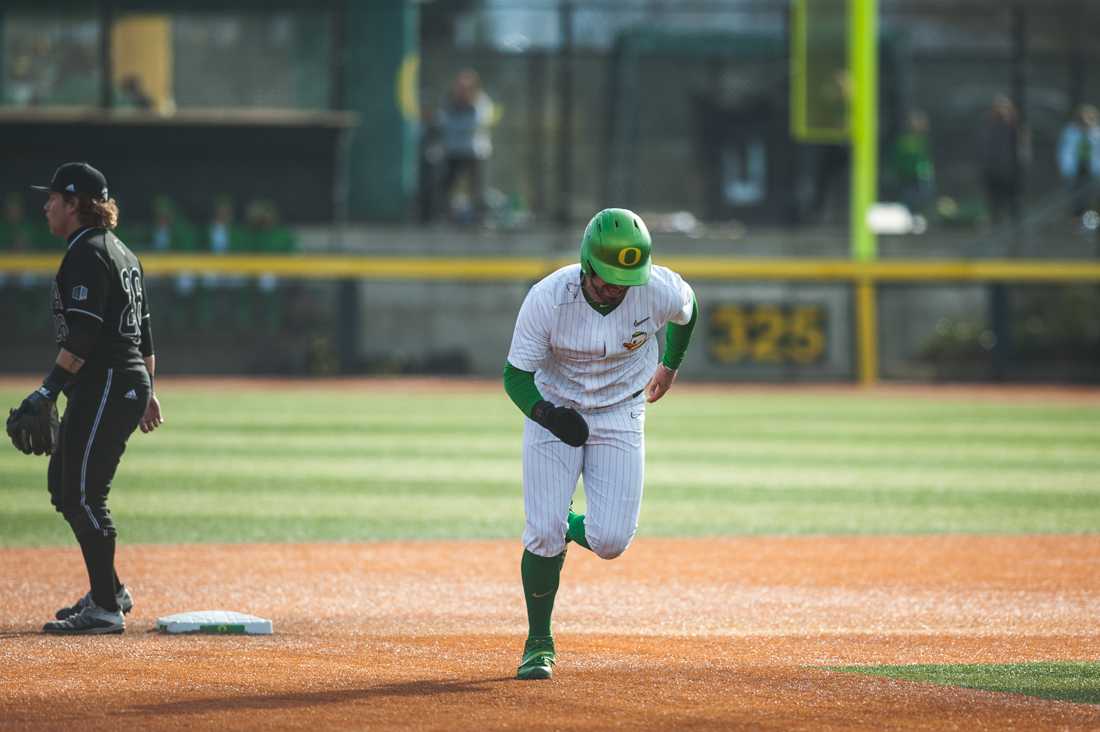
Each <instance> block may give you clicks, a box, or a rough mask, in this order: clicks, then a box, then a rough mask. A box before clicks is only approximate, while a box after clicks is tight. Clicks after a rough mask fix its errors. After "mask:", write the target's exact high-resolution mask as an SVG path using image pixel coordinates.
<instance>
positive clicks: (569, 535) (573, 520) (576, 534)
mask: <svg viewBox="0 0 1100 732" xmlns="http://www.w3.org/2000/svg"><path fill="white" fill-rule="evenodd" d="M565 538H566V540H567V541H575V542H577V543H578V544H580V545H581V546H583V547H584V548H585V549H588V550H589V551H591V549H592V547H590V546H588V539H586V538H585V537H584V514H583V513H573V512H572V511H570V512H569V529H568V530H567V531H566V532H565Z"/></svg>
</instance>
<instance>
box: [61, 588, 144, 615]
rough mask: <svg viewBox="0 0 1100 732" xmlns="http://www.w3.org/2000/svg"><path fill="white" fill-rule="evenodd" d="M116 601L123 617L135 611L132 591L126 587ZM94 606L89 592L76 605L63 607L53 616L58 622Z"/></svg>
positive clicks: (120, 591) (119, 592) (121, 590)
mask: <svg viewBox="0 0 1100 732" xmlns="http://www.w3.org/2000/svg"><path fill="white" fill-rule="evenodd" d="M115 601H116V602H118V608H119V610H121V611H122V613H123V615H128V614H129V613H130V611H131V610H133V609H134V596H133V595H131V594H130V590H128V589H127V588H126V587H125V586H123V587H122V589H120V590H119V591H118V594H116V595H115ZM92 604H93V602H92V593H90V592H89V593H88V594H87V595H85V596H84V597H82V598H80V599H79V600H77V601H76V603H75V604H73V605H70V606H69V607H63V608H61V609H60V610H58V611H57V612H56V613H54V614H53V616H54V617H55V618H57V619H58V620H64V619H66V618H71V617H72V616H73V615H76V614H77V613H79V612H80V611H81V610H83V609H84V608H86V607H88V606H89V605H92Z"/></svg>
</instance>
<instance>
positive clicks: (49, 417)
mask: <svg viewBox="0 0 1100 732" xmlns="http://www.w3.org/2000/svg"><path fill="white" fill-rule="evenodd" d="M33 188H35V189H37V190H41V191H45V192H47V193H48V194H49V199H48V200H47V201H46V205H45V206H44V211H45V213H46V219H47V221H48V223H49V226H50V232H51V233H52V234H54V235H55V236H59V237H62V238H64V239H65V240H66V241H67V243H68V251H67V252H66V253H65V256H64V258H63V259H62V260H61V267H60V268H59V269H58V271H57V277H56V278H55V280H54V283H53V298H52V300H53V304H52V309H53V319H54V327H55V329H56V331H57V343H58V346H59V347H60V351H59V352H58V354H57V360H56V362H55V363H54V367H53V370H51V371H50V373H49V375H47V376H46V379H45V380H44V381H43V382H42V386H40V387H39V388H38V389H36V390H35V391H33V392H31V394H30V395H29V396H28V397H27V398H26V399H24V400H23V403H22V404H20V405H19V408H18V409H15V410H12V412H11V415H10V416H9V418H8V424H7V428H8V434H9V435H10V436H11V438H12V442H13V443H14V444H15V446H16V447H17V448H19V449H20V450H22V451H23V452H25V453H28V454H30V453H32V452H33V453H35V454H38V455H41V454H48V455H50V466H49V474H48V483H49V489H50V499H51V501H52V502H53V505H54V507H55V508H56V509H57V510H58V512H60V513H61V514H62V515H63V516H64V517H65V520H66V521H68V522H69V525H70V526H72V529H73V533H74V534H75V535H76V539H77V541H78V542H79V543H80V549H81V552H82V553H83V554H84V564H85V566H86V567H87V570H88V580H89V582H90V584H91V591H90V592H89V593H88V594H86V595H85V596H84V597H82V598H81V599H80V600H78V601H77V602H76V604H74V605H73V606H71V607H66V608H63V609H61V610H58V611H57V615H56V617H57V620H54V621H51V622H49V623H46V625H45V627H43V631H44V632H46V633H59V634H69V635H72V634H79V635H84V634H100V633H121V632H122V631H123V630H124V629H125V625H126V624H125V619H124V618H123V614H124V613H128V612H129V611H130V609H131V608H132V607H133V605H134V602H133V598H132V597H131V595H130V592H129V590H128V589H127V588H126V587H125V586H124V585H123V584H122V583H121V582H120V581H119V579H118V575H117V574H116V572H115V561H114V560H115V537H116V532H115V525H114V522H113V521H112V520H111V512H110V510H109V509H108V508H107V493H108V491H109V490H110V488H111V479H112V478H113V477H114V474H115V469H116V468H117V467H118V463H119V460H120V459H121V458H122V453H123V451H125V449H126V440H127V439H129V437H130V434H131V433H132V432H133V431H134V429H135V428H136V427H138V426H139V425H140V426H141V429H142V431H143V432H150V431H152V430H154V429H156V428H157V427H158V426H160V424H161V423H162V421H163V420H162V417H161V413H160V403H159V402H158V401H157V398H156V396H154V394H153V388H152V374H153V371H154V366H155V357H154V356H153V335H152V330H151V329H150V326H149V303H148V301H147V300H146V297H145V277H144V273H143V271H142V267H141V262H139V261H138V258H137V257H136V256H134V254H133V252H131V251H130V250H129V249H128V248H127V247H126V245H125V244H123V243H122V242H121V241H120V240H119V239H118V237H116V236H115V235H114V234H113V233H111V230H112V229H113V228H114V227H115V226H116V225H117V224H118V205H117V204H116V203H115V200H114V199H113V198H110V197H109V195H108V192H107V179H106V178H104V177H103V174H102V173H100V172H99V171H98V170H96V169H95V168H93V167H92V166H90V165H88V164H87V163H66V164H64V165H62V166H61V167H60V168H58V169H57V171H56V172H55V173H54V176H53V180H51V181H50V184H49V185H48V186H33ZM61 392H64V393H65V395H66V396H67V397H68V403H67V406H66V408H65V416H64V417H63V418H62V419H61V420H60V423H58V420H57V406H56V400H57V397H58V395H59V394H60V393H61Z"/></svg>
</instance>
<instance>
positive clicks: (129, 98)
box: [114, 74, 156, 110]
mask: <svg viewBox="0 0 1100 732" xmlns="http://www.w3.org/2000/svg"><path fill="white" fill-rule="evenodd" d="M114 106H115V107H117V108H119V109H141V110H150V109H153V107H155V106H156V103H155V102H154V101H153V97H151V96H150V95H149V94H148V92H146V91H145V89H144V88H143V87H142V85H141V77H140V76H138V75H137V74H127V75H126V76H124V77H123V78H122V82H121V83H120V84H119V87H118V93H117V94H116V95H115V100H114Z"/></svg>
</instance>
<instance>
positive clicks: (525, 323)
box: [504, 208, 698, 679]
mask: <svg viewBox="0 0 1100 732" xmlns="http://www.w3.org/2000/svg"><path fill="white" fill-rule="evenodd" d="M651 249H652V241H651V239H650V236H649V231H648V230H647V229H646V225H645V223H644V222H643V221H642V219H641V218H640V217H639V216H638V215H637V214H635V213H633V212H631V211H627V210H626V209H620V208H609V209H604V210H603V211H600V212H599V213H598V214H596V215H595V216H594V217H593V218H592V220H591V221H590V222H589V223H588V226H587V227H586V228H585V230H584V238H583V239H582V241H581V251H580V260H581V261H580V263H579V264H573V265H569V266H567V267H562V268H561V269H559V270H558V271H556V272H554V273H553V274H550V275H549V276H547V277H546V278H544V279H543V280H541V281H540V282H538V283H537V284H536V285H535V286H534V287H532V288H531V290H530V292H528V293H527V297H526V299H525V300H524V301H523V305H522V307H521V308H520V311H519V316H518V317H517V318H516V328H515V332H514V333H513V335H512V346H511V349H510V350H509V351H508V362H507V364H505V367H504V385H505V390H506V391H507V392H508V396H509V397H510V398H511V399H512V401H513V402H515V404H516V406H517V407H519V409H520V411H522V412H523V413H524V414H525V415H526V416H527V417H528V419H527V420H526V422H525V423H524V429H523V502H524V510H525V513H526V517H527V519H526V526H525V528H524V531H523V545H524V551H523V559H522V562H521V564H520V567H521V572H522V576H523V590H524V596H525V598H526V601H527V620H528V624H529V628H528V637H527V642H526V645H525V646H524V651H523V659H522V661H521V662H520V666H519V669H518V671H517V673H516V676H517V678H520V679H548V678H550V677H551V676H552V674H553V665H554V663H555V662H556V654H555V650H554V639H553V636H552V635H551V631H550V616H551V613H552V612H553V609H554V596H555V594H556V593H557V589H558V581H559V578H560V575H561V567H562V564H563V563H564V561H565V549H566V542H568V541H574V542H576V543H577V544H580V545H581V546H583V547H585V548H586V549H590V550H591V551H593V552H594V553H595V554H597V555H598V556H600V557H602V558H604V559H614V558H615V557H617V556H619V555H620V554H622V553H623V552H624V551H625V550H626V548H627V546H629V544H630V541H631V539H632V538H633V537H634V532H635V530H636V529H637V526H638V513H639V509H640V508H641V503H642V482H643V477H644V472H645V436H644V426H645V405H646V402H655V401H657V400H658V399H660V398H661V397H662V396H663V395H664V394H665V392H666V391H668V389H669V387H670V386H672V382H673V381H674V380H675V379H676V370H677V369H678V368H679V366H680V362H681V360H682V359H683V356H684V352H685V350H686V349H687V345H688V342H689V340H690V337H691V331H692V329H693V328H694V326H695V321H696V319H697V315H698V305H697V303H696V301H695V295H694V293H693V292H692V290H691V287H689V286H688V284H687V283H686V282H684V280H683V279H681V277H680V276H679V275H678V274H676V273H675V272H673V271H672V270H669V269H667V268H665V267H661V266H658V265H654V264H653V263H652V261H651V258H650V252H651ZM666 324H668V329H667V332H666V336H665V351H664V355H663V357H662V358H661V360H660V362H658V358H657V355H658V346H657V333H658V332H659V331H660V330H661V329H662V328H664V327H665V325H666ZM581 476H584V493H585V498H586V501H587V505H588V513H587V515H579V514H574V513H572V512H571V510H570V508H571V505H572V498H573V493H574V491H575V490H576V487H577V479H578V478H579V477H581Z"/></svg>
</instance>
